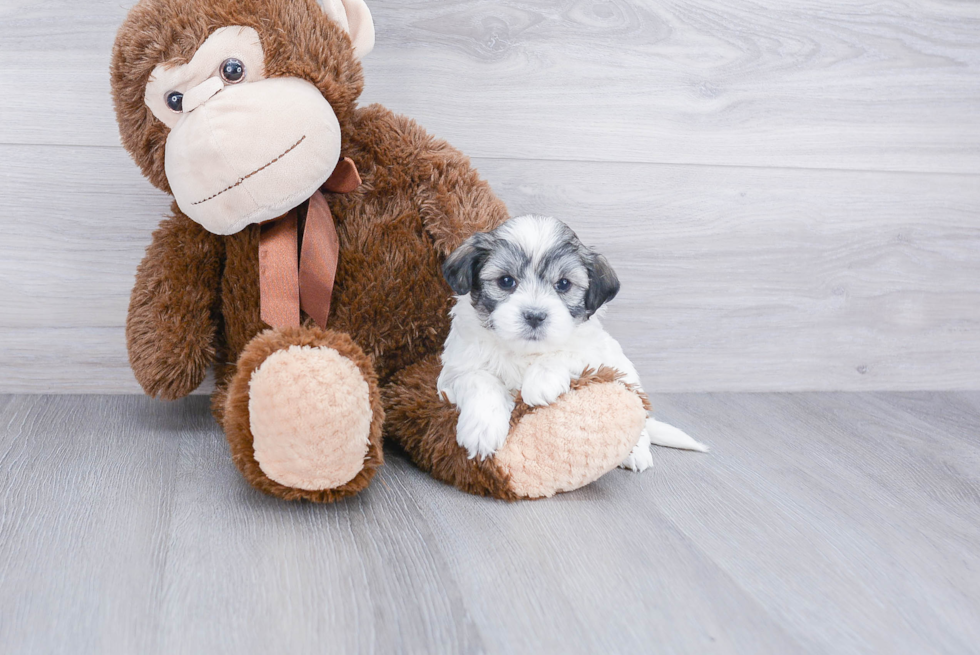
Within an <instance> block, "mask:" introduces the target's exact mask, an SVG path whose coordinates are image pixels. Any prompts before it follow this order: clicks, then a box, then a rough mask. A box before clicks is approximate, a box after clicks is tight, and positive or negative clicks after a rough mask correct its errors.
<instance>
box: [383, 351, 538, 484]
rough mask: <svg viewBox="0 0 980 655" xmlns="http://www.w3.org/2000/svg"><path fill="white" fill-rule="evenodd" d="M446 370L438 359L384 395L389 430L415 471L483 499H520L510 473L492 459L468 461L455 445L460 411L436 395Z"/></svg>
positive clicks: (411, 371)
mask: <svg viewBox="0 0 980 655" xmlns="http://www.w3.org/2000/svg"><path fill="white" fill-rule="evenodd" d="M441 369H442V364H440V363H439V356H438V355H433V356H431V357H428V358H427V359H425V360H424V361H422V362H419V363H418V364H415V365H414V366H411V367H409V368H407V369H405V370H404V371H401V372H400V373H399V374H398V375H396V376H395V378H394V380H393V381H392V384H391V385H389V386H388V387H386V388H385V389H384V391H383V392H382V394H383V397H384V404H385V411H386V413H387V417H388V419H387V422H386V424H385V429H386V430H387V431H389V432H390V433H392V434H394V435H397V441H398V443H399V444H400V445H401V447H402V448H404V449H405V452H407V453H408V456H409V457H410V458H411V459H412V461H413V462H414V463H415V465H416V466H418V467H419V468H420V469H422V470H423V471H426V472H428V473H429V474H431V475H432V477H434V478H436V479H437V480H442V481H443V482H447V483H449V484H451V485H454V486H456V487H459V488H460V489H462V490H463V491H465V492H467V493H471V494H476V495H478V496H493V497H494V498H501V499H503V500H517V499H518V498H519V496H518V495H517V494H515V493H514V492H513V491H511V489H510V480H509V478H508V477H507V474H506V473H504V472H503V471H501V470H500V468H498V467H497V465H496V464H494V461H493V459H468V458H467V455H466V449H465V448H463V447H462V446H460V445H459V444H458V443H456V421H457V420H458V419H459V411H458V410H457V409H456V407H455V406H454V405H452V404H451V403H449V402H448V401H447V400H446V399H445V398H441V397H439V395H438V393H437V392H436V380H437V379H438V378H439V371H440V370H441ZM516 411H517V410H515V413H516ZM525 411H526V410H525Z"/></svg>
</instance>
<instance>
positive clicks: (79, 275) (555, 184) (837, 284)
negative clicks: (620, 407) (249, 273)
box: [0, 146, 980, 393]
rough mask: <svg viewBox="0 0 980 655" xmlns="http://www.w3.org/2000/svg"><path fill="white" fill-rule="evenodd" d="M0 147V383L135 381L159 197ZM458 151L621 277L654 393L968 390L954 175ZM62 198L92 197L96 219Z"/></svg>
mask: <svg viewBox="0 0 980 655" xmlns="http://www.w3.org/2000/svg"><path fill="white" fill-rule="evenodd" d="M0 160H5V161H7V162H8V163H7V168H8V170H9V174H8V175H7V176H6V177H4V178H0V213H3V214H6V215H13V214H15V213H16V212H23V213H24V215H25V216H30V217H31V219H30V220H23V221H15V222H14V223H13V224H11V225H10V226H9V227H8V229H7V234H8V237H9V238H8V239H6V240H3V241H0V306H3V307H4V308H5V312H4V313H3V314H2V315H0V335H2V338H3V342H4V344H5V345H6V348H4V349H0V365H3V366H4V367H5V370H6V371H7V374H6V375H5V376H4V378H3V379H0V391H5V392H17V391H30V392H35V393H44V392H52V391H58V390H74V391H82V390H88V391H95V392H101V393H110V392H133V391H138V387H136V385H135V382H134V380H133V377H132V375H131V374H130V373H129V371H128V368H127V366H126V359H125V351H124V347H123V337H122V329H121V328H122V326H123V324H124V319H125V312H126V306H127V302H128V296H129V290H130V288H131V286H132V280H133V274H134V271H135V269H136V264H137V263H138V261H139V259H140V257H141V256H142V251H143V248H144V247H145V245H146V244H148V243H149V234H150V232H151V231H152V229H153V228H154V227H155V226H156V224H157V222H158V221H159V219H160V217H161V216H162V215H163V214H164V213H166V212H167V211H168V210H169V199H168V198H167V197H166V196H165V195H164V194H162V193H160V192H157V191H155V190H154V189H152V188H151V187H150V185H149V184H148V183H146V182H145V181H144V180H142V179H141V178H140V177H139V175H138V173H137V172H136V171H135V167H134V166H133V165H132V164H131V162H129V161H128V158H127V157H126V156H125V154H124V153H123V152H122V151H121V150H120V149H115V148H81V149H69V148H65V147H28V146H0ZM474 163H475V164H476V165H477V166H478V167H479V169H480V171H481V172H482V173H483V174H484V175H485V176H486V177H487V179H488V180H489V181H490V182H491V184H492V185H493V186H494V188H495V189H496V190H497V192H498V193H499V195H500V196H501V197H502V198H503V199H504V200H505V201H506V202H507V203H508V206H509V207H510V209H511V211H512V212H513V213H514V214H520V213H527V212H533V213H548V214H553V215H556V216H559V217H561V218H563V219H564V220H566V221H567V222H569V223H570V224H571V225H572V226H573V227H574V228H575V229H576V230H577V231H578V232H579V234H580V236H581V237H582V239H583V240H585V242H586V243H588V244H590V245H592V246H594V247H595V248H597V249H598V250H599V251H601V252H603V253H605V254H606V255H607V256H608V257H609V258H610V261H611V262H612V263H613V264H614V266H615V268H616V269H617V271H618V273H619V275H620V277H621V278H622V281H623V291H622V294H621V296H620V297H619V298H618V299H617V300H616V301H615V302H614V303H613V304H612V305H611V306H610V310H609V316H608V320H607V325H608V327H609V329H610V331H611V332H612V333H613V334H614V335H615V336H617V337H618V338H620V339H621V340H622V343H623V345H624V347H625V349H626V352H627V353H628V354H630V356H631V357H633V358H634V360H635V361H636V363H637V364H638V366H639V370H640V371H641V373H642V374H643V376H644V379H645V382H646V384H647V386H648V388H650V389H651V390H655V391H698V390H704V389H714V390H758V391H761V390H814V389H816V390H832V389H956V388H965V389H968V388H976V387H977V385H978V384H980V285H978V284H977V280H980V230H978V229H977V217H978V216H980V185H978V184H976V180H975V179H974V178H972V177H971V176H962V175H922V174H901V175H899V174H894V173H872V172H854V171H848V172H843V171H800V170H792V169H789V170H783V169H754V168H734V167H700V166H672V165H671V166H660V165H649V164H612V163H604V164H595V163H593V164H586V163H582V162H542V161H527V162H516V161H511V160H498V159H475V160H474ZM93 170H98V171H106V172H110V171H111V173H107V174H106V175H104V176H100V177H99V178H98V179H95V180H90V179H89V178H90V176H91V171H93ZM79 207H99V208H100V215H99V217H98V226H97V227H96V226H94V225H93V224H92V221H91V220H89V219H88V218H87V215H86V214H85V213H84V212H83V213H81V214H78V213H76V212H77V210H78V208H79ZM52 324H53V326H57V330H56V331H53V332H44V331H42V332H40V333H35V331H34V330H33V329H32V327H33V326H52ZM103 337H104V338H105V339H111V340H113V341H105V342H103V341H100V340H99V339H100V338H103ZM90 348H94V350H90ZM40 362H44V364H43V365H42V366H38V363H40ZM59 362H60V363H61V365H57V363H59Z"/></svg>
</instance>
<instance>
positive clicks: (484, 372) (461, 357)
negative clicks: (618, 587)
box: [437, 215, 707, 471]
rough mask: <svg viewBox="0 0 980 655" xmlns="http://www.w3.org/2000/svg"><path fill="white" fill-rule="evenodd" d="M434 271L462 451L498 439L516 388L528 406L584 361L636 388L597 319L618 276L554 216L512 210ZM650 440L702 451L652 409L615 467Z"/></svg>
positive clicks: (489, 450) (477, 450) (638, 467)
mask: <svg viewBox="0 0 980 655" xmlns="http://www.w3.org/2000/svg"><path fill="white" fill-rule="evenodd" d="M442 270H443V275H444V276H445V278H446V281H447V282H448V283H449V286H451V287H452V289H453V291H454V292H455V293H456V294H457V298H456V305H455V306H454V307H453V309H452V311H451V316H452V327H451V329H450V332H449V337H448V338H447V339H446V346H445V349H444V350H443V353H442V373H441V374H440V375H439V381H438V383H437V386H438V390H439V392H441V393H445V394H446V397H447V398H448V399H449V401H450V402H452V403H454V404H455V405H456V406H457V407H458V408H459V422H458V423H457V426H456V441H457V442H458V443H459V445H461V446H463V447H464V448H466V451H467V453H468V454H469V456H470V458H473V457H476V456H477V455H479V456H481V457H487V456H490V455H493V453H495V452H496V451H497V449H498V448H500V447H501V446H502V445H503V444H504V441H505V440H506V438H507V434H508V432H509V431H510V416H511V412H512V411H513V410H514V399H515V395H516V392H517V391H518V390H520V392H521V396H522V398H523V399H524V402H525V403H527V404H528V405H532V406H534V405H547V404H550V403H553V402H554V401H555V400H556V399H557V398H558V397H559V396H560V395H561V394H563V393H565V392H566V391H568V389H569V385H570V383H571V380H572V379H573V378H575V377H578V376H579V375H581V374H582V372H583V371H584V370H585V369H586V368H587V367H591V368H598V367H599V366H601V365H606V366H609V367H612V368H614V369H616V370H618V371H620V372H621V373H623V375H624V377H623V380H622V381H623V382H624V383H626V384H632V385H636V386H637V388H639V387H640V378H639V376H638V375H637V373H636V369H635V368H634V367H633V364H632V363H631V362H630V360H629V359H627V358H626V356H625V355H624V354H623V349H622V348H620V346H619V343H618V342H617V341H616V340H615V339H613V338H612V337H611V336H609V334H607V333H606V331H605V330H603V328H602V324H601V323H600V322H599V315H600V314H601V311H600V310H601V308H602V307H603V305H605V303H607V302H609V301H610V300H612V299H613V298H614V297H615V296H616V294H617V293H618V292H619V279H618V278H617V277H616V273H615V272H614V271H613V269H612V267H611V266H610V265H609V262H608V261H606V258H605V257H603V256H602V255H600V254H598V253H595V252H593V251H592V250H591V249H589V248H586V247H585V246H583V245H582V243H581V242H580V241H579V240H578V237H576V236H575V233H574V232H572V230H571V229H570V228H569V227H568V226H567V225H565V224H564V223H562V222H561V221H559V220H557V219H554V218H545V217H540V216H530V215H529V216H521V217H518V218H514V219H511V220H509V221H507V222H506V223H504V224H503V225H501V226H500V227H499V228H497V229H496V230H494V231H493V232H488V233H478V234H474V235H473V236H472V237H470V238H469V239H467V240H466V241H465V242H464V243H463V245H462V246H460V247H459V248H458V249H457V250H455V251H454V252H453V253H452V254H451V255H450V256H449V258H448V259H446V262H445V264H444V265H443V269H442ZM651 443H656V444H659V445H662V446H671V447H673V448H685V449H688V450H698V451H702V452H703V451H707V448H706V447H705V446H704V445H702V444H700V443H698V442H697V441H695V440H694V439H692V438H691V437H689V436H688V435H686V434H685V433H683V432H681V431H680V430H678V429H677V428H674V427H671V426H669V425H666V424H664V423H660V422H658V421H655V420H653V419H652V418H651V419H648V420H647V423H646V428H645V429H644V430H643V432H642V433H641V434H640V438H639V441H637V444H636V446H635V447H634V448H633V451H632V452H631V453H630V455H629V457H627V458H626V460H625V461H624V462H623V463H622V464H621V466H623V467H624V468H629V469H632V470H634V471H643V470H645V469H646V468H648V467H649V466H650V465H651V464H652V463H653V455H652V454H651V452H650V444H651Z"/></svg>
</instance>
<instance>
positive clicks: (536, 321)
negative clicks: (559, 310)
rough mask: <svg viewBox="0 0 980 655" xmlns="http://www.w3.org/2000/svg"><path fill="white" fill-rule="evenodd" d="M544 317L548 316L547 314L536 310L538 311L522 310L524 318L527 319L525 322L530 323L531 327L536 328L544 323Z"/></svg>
mask: <svg viewBox="0 0 980 655" xmlns="http://www.w3.org/2000/svg"><path fill="white" fill-rule="evenodd" d="M546 318H548V315H547V314H545V313H544V312H538V311H527V312H524V320H525V321H527V324H528V325H530V326H531V327H532V328H536V327H538V326H539V325H541V324H542V323H544V319H546Z"/></svg>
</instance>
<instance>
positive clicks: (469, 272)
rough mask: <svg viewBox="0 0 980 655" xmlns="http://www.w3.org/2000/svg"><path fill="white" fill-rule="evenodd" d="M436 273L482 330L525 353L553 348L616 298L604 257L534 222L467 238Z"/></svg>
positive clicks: (545, 222)
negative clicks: (466, 299)
mask: <svg viewBox="0 0 980 655" xmlns="http://www.w3.org/2000/svg"><path fill="white" fill-rule="evenodd" d="M442 272H443V275H444V276H445V278H446V281H447V282H448V283H449V286H451V287H452V288H453V291H454V292H456V293H457V294H458V295H461V296H462V295H465V294H467V293H468V294H470V300H471V302H472V303H473V307H474V308H476V311H477V314H478V315H479V316H480V318H481V319H482V321H483V325H484V327H486V328H487V329H489V330H492V331H493V332H495V333H496V334H498V335H499V336H500V337H502V338H503V339H504V340H506V341H507V342H508V343H511V344H512V345H513V346H515V347H517V348H520V349H524V350H531V351H535V350H548V349H550V348H554V347H555V346H558V345H560V344H561V343H562V342H564V341H565V340H566V339H567V338H568V337H569V335H570V334H571V333H572V330H573V329H574V328H575V326H576V325H578V324H580V323H583V322H585V321H587V320H589V318H590V317H591V316H592V315H593V314H594V313H595V312H596V310H598V309H599V307H601V306H602V305H603V304H604V303H606V302H608V301H610V300H612V299H613V297H615V295H616V293H617V292H618V291H619V279H618V278H617V277H616V273H615V272H614V271H613V269H612V267H611V266H610V265H609V262H608V261H606V258H605V257H603V256H602V255H600V254H598V253H595V252H593V251H592V250H590V249H589V248H586V247H585V246H583V245H582V243H581V242H580V241H579V240H578V237H576V236H575V233H574V232H572V230H571V229H570V228H569V227H568V226H567V225H565V224H564V223H562V222H561V221H559V220H557V219H554V218H544V217H540V216H521V217H518V218H514V219H511V220H509V221H507V222H506V223H504V224H503V225H501V226H500V227H499V228H497V229H496V230H494V231H493V232H487V233H478V234H474V235H473V236H472V237H470V238H469V239H467V240H466V241H465V242H464V243H463V245H462V246H460V247H459V248H458V249H457V250H456V251H454V252H453V253H452V254H451V255H450V256H449V258H448V259H446V263H445V264H444V265H443V267H442Z"/></svg>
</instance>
